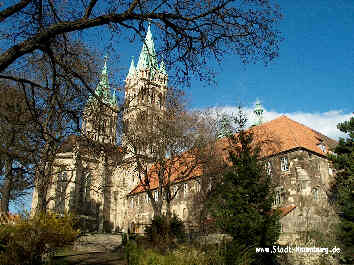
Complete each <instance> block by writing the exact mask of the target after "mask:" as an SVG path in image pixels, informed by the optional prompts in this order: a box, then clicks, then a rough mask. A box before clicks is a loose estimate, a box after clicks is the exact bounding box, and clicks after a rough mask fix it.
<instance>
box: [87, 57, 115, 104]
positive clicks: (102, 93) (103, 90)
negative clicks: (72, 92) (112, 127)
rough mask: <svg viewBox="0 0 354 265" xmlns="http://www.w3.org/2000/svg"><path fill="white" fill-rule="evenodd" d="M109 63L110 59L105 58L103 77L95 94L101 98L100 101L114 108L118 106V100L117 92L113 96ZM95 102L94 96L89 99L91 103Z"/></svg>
mask: <svg viewBox="0 0 354 265" xmlns="http://www.w3.org/2000/svg"><path fill="white" fill-rule="evenodd" d="M107 61H108V57H107V56H105V57H104V64H103V69H102V73H101V77H100V82H99V83H98V85H97V87H96V90H95V94H96V95H97V96H98V97H100V99H101V100H102V101H103V102H104V103H106V104H109V105H111V106H112V107H114V106H116V105H117V99H116V95H115V92H114V95H113V96H112V94H111V89H110V86H109V81H108V70H107ZM94 100H95V97H93V96H90V97H89V99H88V101H89V102H92V101H94Z"/></svg>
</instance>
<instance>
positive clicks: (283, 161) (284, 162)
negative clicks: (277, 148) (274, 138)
mask: <svg viewBox="0 0 354 265" xmlns="http://www.w3.org/2000/svg"><path fill="white" fill-rule="evenodd" d="M280 169H281V171H288V170H289V160H288V158H287V157H286V156H284V157H281V158H280Z"/></svg>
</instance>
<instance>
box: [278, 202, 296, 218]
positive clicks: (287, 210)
mask: <svg viewBox="0 0 354 265" xmlns="http://www.w3.org/2000/svg"><path fill="white" fill-rule="evenodd" d="M295 208H296V206H295V205H289V206H285V207H282V208H278V209H277V210H279V211H280V217H284V216H287V215H288V214H289V213H290V212H291V211H292V210H294V209H295Z"/></svg>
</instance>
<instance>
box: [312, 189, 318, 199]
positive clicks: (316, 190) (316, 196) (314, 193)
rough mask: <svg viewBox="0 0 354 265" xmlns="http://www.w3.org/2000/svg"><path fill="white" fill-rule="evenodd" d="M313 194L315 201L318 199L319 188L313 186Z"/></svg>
mask: <svg viewBox="0 0 354 265" xmlns="http://www.w3.org/2000/svg"><path fill="white" fill-rule="evenodd" d="M312 194H313V199H314V200H315V201H317V200H318V188H313V190H312Z"/></svg>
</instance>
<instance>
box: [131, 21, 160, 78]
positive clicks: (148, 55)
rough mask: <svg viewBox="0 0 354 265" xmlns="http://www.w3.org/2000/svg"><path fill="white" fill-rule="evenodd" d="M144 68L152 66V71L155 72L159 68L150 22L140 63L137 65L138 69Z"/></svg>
mask: <svg viewBox="0 0 354 265" xmlns="http://www.w3.org/2000/svg"><path fill="white" fill-rule="evenodd" d="M144 68H150V69H151V68H152V69H151V70H152V71H151V72H155V71H156V70H158V64H157V58H156V51H155V44H154V40H153V37H152V33H151V30H150V23H149V27H148V30H147V33H146V37H145V41H144V44H143V48H142V49H141V52H140V56H139V61H138V65H137V67H136V69H137V70H141V69H144Z"/></svg>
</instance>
